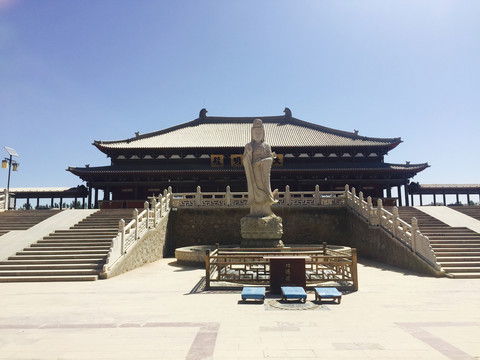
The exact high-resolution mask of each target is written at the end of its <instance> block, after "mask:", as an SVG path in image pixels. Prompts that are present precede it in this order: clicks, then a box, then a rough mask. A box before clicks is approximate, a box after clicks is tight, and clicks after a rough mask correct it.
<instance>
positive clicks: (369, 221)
mask: <svg viewBox="0 0 480 360" xmlns="http://www.w3.org/2000/svg"><path fill="white" fill-rule="evenodd" d="M367 209H368V223H369V224H370V225H371V224H372V210H373V204H372V197H371V196H369V197H367Z"/></svg>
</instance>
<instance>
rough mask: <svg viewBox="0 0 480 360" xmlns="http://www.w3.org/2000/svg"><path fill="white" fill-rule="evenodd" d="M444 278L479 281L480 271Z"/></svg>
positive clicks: (450, 274) (452, 274)
mask: <svg viewBox="0 0 480 360" xmlns="http://www.w3.org/2000/svg"><path fill="white" fill-rule="evenodd" d="M445 275H446V276H448V277H450V278H453V279H480V271H479V272H472V273H455V272H453V273H451V272H449V273H448V274H445Z"/></svg>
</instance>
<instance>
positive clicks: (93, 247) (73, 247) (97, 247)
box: [24, 244, 110, 251]
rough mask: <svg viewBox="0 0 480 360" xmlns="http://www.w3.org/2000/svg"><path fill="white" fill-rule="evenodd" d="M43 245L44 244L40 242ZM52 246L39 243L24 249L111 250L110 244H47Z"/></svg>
mask: <svg viewBox="0 0 480 360" xmlns="http://www.w3.org/2000/svg"><path fill="white" fill-rule="evenodd" d="M40 245H43V244H40ZM47 245H50V246H38V244H33V245H32V247H30V248H26V249H24V251H39V250H40V251H55V250H72V251H82V250H99V251H102V250H109V249H110V245H103V246H102V245H84V246H81V245H71V244H66V245H58V244H57V245H56V246H52V245H51V244H47Z"/></svg>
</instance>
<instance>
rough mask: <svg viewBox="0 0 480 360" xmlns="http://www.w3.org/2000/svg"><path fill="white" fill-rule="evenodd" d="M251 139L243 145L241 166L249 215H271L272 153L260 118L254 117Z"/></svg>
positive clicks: (273, 200) (273, 201)
mask: <svg viewBox="0 0 480 360" xmlns="http://www.w3.org/2000/svg"><path fill="white" fill-rule="evenodd" d="M251 135H252V141H251V142H249V143H248V144H247V145H245V151H244V153H243V166H244V167H245V173H246V175H247V185H248V203H247V204H248V205H249V206H250V216H252V217H265V216H270V215H273V213H272V210H271V208H270V206H271V205H272V204H274V203H275V202H276V201H275V199H274V194H273V193H272V190H271V186H270V171H271V168H272V163H273V158H274V155H275V154H274V153H272V149H271V147H270V145H268V144H267V143H266V142H265V129H264V127H263V123H262V120H260V119H255V120H254V121H253V126H252V131H251Z"/></svg>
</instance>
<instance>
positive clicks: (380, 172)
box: [67, 108, 429, 206]
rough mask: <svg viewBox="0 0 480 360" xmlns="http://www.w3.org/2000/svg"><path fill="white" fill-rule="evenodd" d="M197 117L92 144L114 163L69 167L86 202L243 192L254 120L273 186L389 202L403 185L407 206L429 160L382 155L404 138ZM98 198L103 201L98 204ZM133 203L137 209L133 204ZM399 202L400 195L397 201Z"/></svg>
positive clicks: (286, 122)
mask: <svg viewBox="0 0 480 360" xmlns="http://www.w3.org/2000/svg"><path fill="white" fill-rule="evenodd" d="M284 113H285V114H284V115H281V116H266V117H265V116H254V117H218V116H207V111H206V110H205V109H202V110H201V111H200V114H199V117H198V118H197V119H195V120H193V121H190V122H186V123H183V124H180V125H177V126H174V127H171V128H168V129H164V130H160V131H156V132H152V133H148V134H139V133H136V134H135V137H132V138H128V139H124V140H116V141H95V142H94V146H96V147H97V148H98V149H99V150H100V151H102V152H103V153H105V154H106V155H107V156H108V157H109V158H110V159H111V164H110V165H106V166H100V167H89V166H87V167H69V168H68V169H67V170H68V171H70V172H72V173H73V174H75V175H77V176H78V177H80V178H81V179H82V180H83V181H85V182H86V184H87V187H88V188H89V197H90V201H89V204H90V203H92V201H93V202H94V203H95V204H97V202H98V200H99V199H98V190H103V192H104V196H103V200H105V201H109V202H110V204H112V203H114V202H119V203H123V206H125V204H126V203H135V202H138V201H144V200H145V199H146V198H147V197H148V196H152V195H158V194H159V193H161V192H163V191H164V189H166V188H168V187H172V190H173V192H194V191H195V190H196V188H197V186H200V187H201V188H202V191H205V192H214V191H225V188H226V186H227V185H228V186H230V189H231V191H233V192H235V191H246V190H247V181H246V178H245V171H244V168H243V149H244V147H245V144H247V143H248V142H250V141H251V139H250V128H251V126H252V123H253V121H254V120H255V119H257V118H260V119H262V121H263V124H264V126H265V130H266V133H267V139H266V141H267V142H268V143H269V144H270V145H271V147H272V151H274V152H275V154H276V157H275V160H274V164H273V167H272V171H271V185H272V189H275V188H278V189H279V190H283V189H285V186H286V185H289V186H290V188H291V190H294V191H307V190H308V191H310V190H313V189H314V188H315V185H319V187H320V190H325V191H331V190H343V189H344V188H345V184H349V185H350V186H351V187H355V188H356V189H357V191H363V193H364V195H365V196H372V197H373V198H379V197H385V195H386V197H387V198H391V189H392V188H397V191H398V194H400V193H401V189H402V188H403V194H404V199H405V200H404V204H405V205H408V184H409V181H410V179H411V178H412V177H414V176H415V175H416V174H417V173H418V172H420V171H422V170H424V169H425V168H427V167H428V166H429V165H428V163H419V164H410V163H406V164H390V163H386V162H384V156H385V155H387V153H388V152H389V151H391V150H393V149H394V148H395V147H396V146H397V145H399V144H400V143H401V142H402V140H401V139H400V138H375V137H366V136H362V135H359V134H358V131H354V132H346V131H341V130H336V129H331V128H327V127H324V126H320V125H317V124H313V123H309V122H305V121H302V120H300V119H297V118H295V117H293V116H292V113H291V111H290V110H289V109H288V108H286V109H285V111H284ZM100 200H102V199H100ZM136 205H138V204H136ZM398 205H402V198H401V197H400V198H399V199H398Z"/></svg>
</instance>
